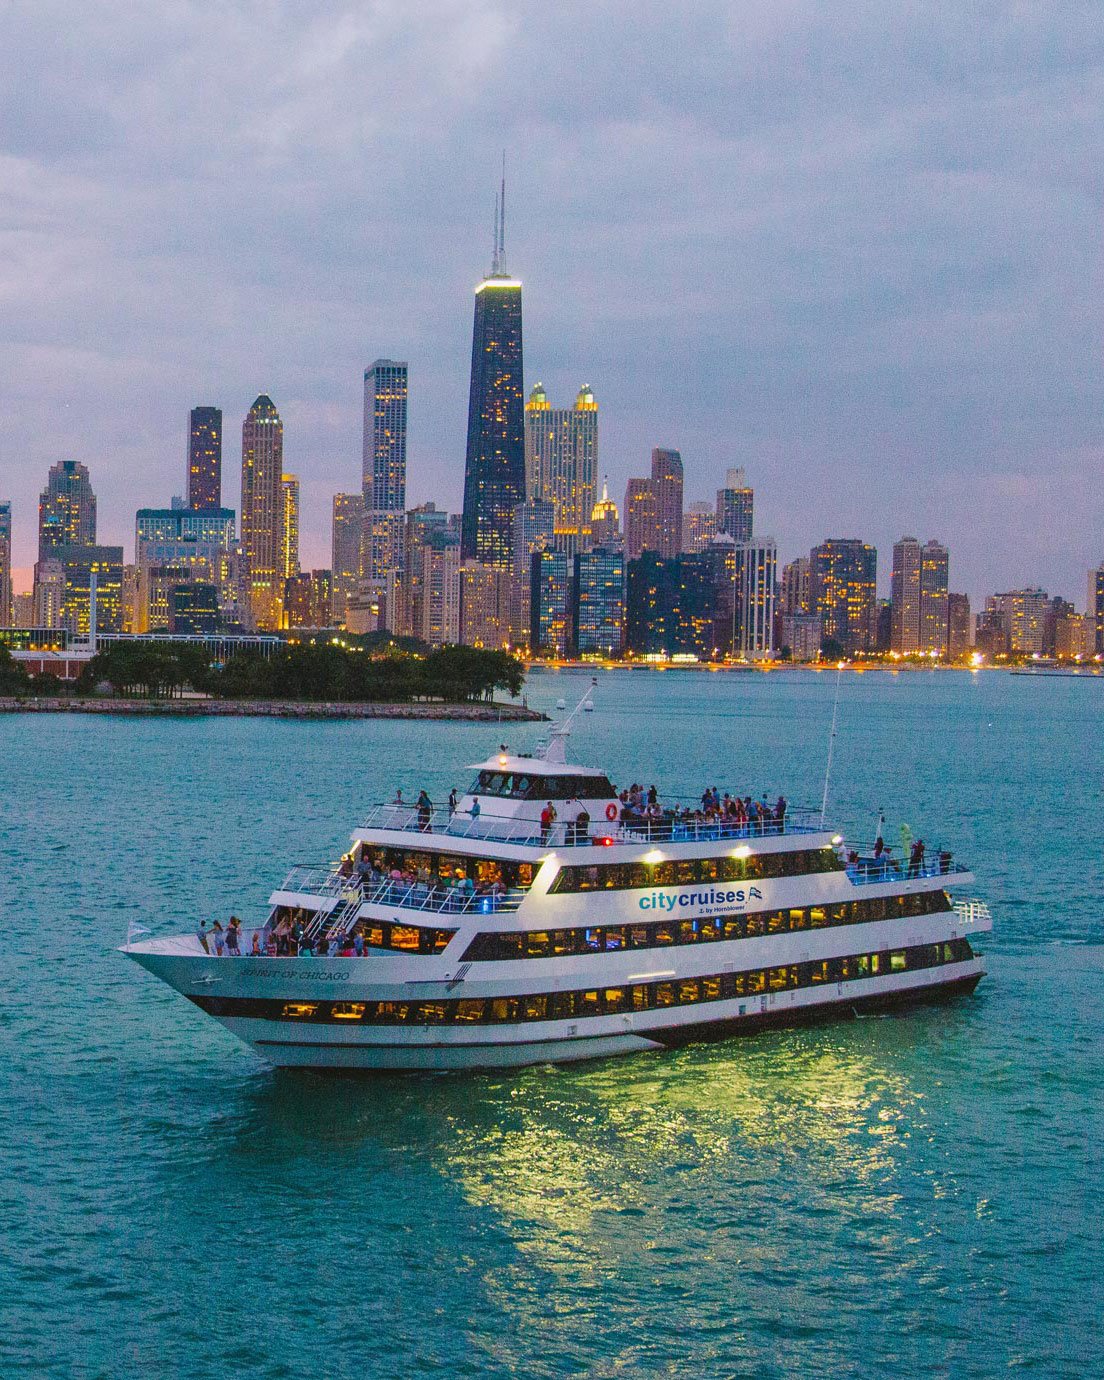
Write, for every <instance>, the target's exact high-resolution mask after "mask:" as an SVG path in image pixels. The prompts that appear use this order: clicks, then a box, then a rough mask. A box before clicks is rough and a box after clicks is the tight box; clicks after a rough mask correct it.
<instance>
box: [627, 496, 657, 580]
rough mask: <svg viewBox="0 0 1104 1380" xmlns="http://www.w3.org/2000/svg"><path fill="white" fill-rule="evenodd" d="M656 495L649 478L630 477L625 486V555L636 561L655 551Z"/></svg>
mask: <svg viewBox="0 0 1104 1380" xmlns="http://www.w3.org/2000/svg"><path fill="white" fill-rule="evenodd" d="M657 540H658V538H657V535H656V496H655V488H654V486H653V485H652V481H651V480H650V479H630V480H629V482H628V484H626V486H625V557H626V559H627V560H630V561H636V560H639V559H640V557H641V556H642V555H643V554H644V552H645V551H656V541H657Z"/></svg>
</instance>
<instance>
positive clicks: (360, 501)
mask: <svg viewBox="0 0 1104 1380" xmlns="http://www.w3.org/2000/svg"><path fill="white" fill-rule="evenodd" d="M363 541H364V495H363V494H362V493H360V494H334V498H333V545H332V562H333V565H332V569H333V575H332V580H333V615H332V616H333V621H334V623H335V624H337V625H338V626H339V627H341V626H344V623H345V612H346V606H347V604H348V600H349V597H350V595H352V594H354V593H356V590H357V586H358V584H359V582H360V572H361V551H362V546H363Z"/></svg>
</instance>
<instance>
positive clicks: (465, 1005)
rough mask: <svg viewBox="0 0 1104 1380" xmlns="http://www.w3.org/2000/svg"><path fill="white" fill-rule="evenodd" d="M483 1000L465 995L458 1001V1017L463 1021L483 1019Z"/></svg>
mask: <svg viewBox="0 0 1104 1380" xmlns="http://www.w3.org/2000/svg"><path fill="white" fill-rule="evenodd" d="M483 1007H484V1003H483V1002H482V1001H477V1000H473V999H472V998H470V997H463V998H461V999H460V1000H459V1001H458V1002H457V1003H456V1019H457V1020H458V1021H461V1022H465V1023H466V1022H479V1021H482V1020H483Z"/></svg>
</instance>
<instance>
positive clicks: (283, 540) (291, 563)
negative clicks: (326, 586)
mask: <svg viewBox="0 0 1104 1380" xmlns="http://www.w3.org/2000/svg"><path fill="white" fill-rule="evenodd" d="M280 500H281V503H280V510H281V511H280V573H281V574H282V576H283V578H284V579H285V580H290V579H291V578H292V577H293V576H294V575H298V574H299V476H298V475H295V474H282V475H281V476H280Z"/></svg>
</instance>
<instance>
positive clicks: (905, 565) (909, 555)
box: [889, 537, 921, 656]
mask: <svg viewBox="0 0 1104 1380" xmlns="http://www.w3.org/2000/svg"><path fill="white" fill-rule="evenodd" d="M920 565H921V556H920V543H919V542H918V541H917V540H916V538H915V537H902V538H901V540H900V541H898V542H894V544H893V573H892V576H891V577H890V599H891V601H892V606H893V613H892V617H891V629H890V640H889V645H890V650H891V651H894V652H900V653H901V654H902V655H903V656H907V655H908V654H909V653H910V652H918V651H919V650H920Z"/></svg>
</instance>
